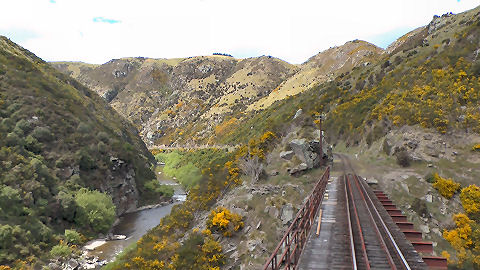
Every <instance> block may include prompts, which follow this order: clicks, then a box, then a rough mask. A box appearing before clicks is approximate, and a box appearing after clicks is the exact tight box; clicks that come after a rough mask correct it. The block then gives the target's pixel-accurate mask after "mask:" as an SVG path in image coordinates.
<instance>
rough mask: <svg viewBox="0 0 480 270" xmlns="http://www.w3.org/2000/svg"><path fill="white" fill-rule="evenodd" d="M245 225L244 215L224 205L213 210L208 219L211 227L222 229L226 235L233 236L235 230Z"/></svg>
mask: <svg viewBox="0 0 480 270" xmlns="http://www.w3.org/2000/svg"><path fill="white" fill-rule="evenodd" d="M243 225H244V224H243V221H242V216H240V215H239V214H235V213H232V212H231V211H230V210H228V209H226V208H224V207H218V208H217V209H215V210H212V212H211V213H210V215H209V216H208V220H207V226H208V228H209V229H211V230H215V231H220V232H222V233H223V235H224V236H231V235H232V233H233V232H236V231H238V230H240V229H241V228H243Z"/></svg>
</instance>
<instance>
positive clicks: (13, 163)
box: [0, 37, 159, 264]
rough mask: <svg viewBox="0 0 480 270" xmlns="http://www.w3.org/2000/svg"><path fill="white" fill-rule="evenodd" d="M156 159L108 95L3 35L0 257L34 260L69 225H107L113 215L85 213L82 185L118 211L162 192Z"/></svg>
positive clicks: (89, 230) (93, 228) (87, 230)
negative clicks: (84, 216) (155, 187)
mask: <svg viewBox="0 0 480 270" xmlns="http://www.w3.org/2000/svg"><path fill="white" fill-rule="evenodd" d="M152 161H153V157H152V155H151V153H150V152H148V150H147V149H146V147H145V144H144V143H143V142H142V140H141V139H140V137H139V136H138V134H137V131H136V129H135V128H134V127H133V126H132V125H131V124H130V123H129V122H128V121H127V120H125V119H124V118H123V117H121V116H120V115H119V114H118V113H117V112H115V111H114V110H113V109H112V108H111V107H110V106H109V105H108V103H107V102H105V100H103V99H102V98H101V97H99V96H98V95H97V94H95V93H94V92H92V91H91V90H89V89H88V88H86V87H84V86H83V85H81V84H80V83H78V82H77V81H75V80H74V79H72V78H71V77H69V76H65V75H64V74H62V73H60V72H58V71H56V70H55V69H53V68H52V67H51V66H50V65H49V64H48V63H46V62H44V61H42V60H41V59H39V58H38V57H36V56H35V55H34V54H32V53H31V52H29V51H27V50H25V49H23V48H21V47H19V46H18V45H16V44H14V43H13V42H11V41H10V40H9V39H7V38H5V37H0V163H1V165H0V206H1V208H0V224H1V225H0V231H1V233H0V264H5V263H7V264H10V263H12V262H13V261H15V260H17V259H20V260H25V259H27V258H28V260H29V263H32V262H33V263H34V262H35V261H36V258H35V256H42V255H43V254H44V253H45V252H46V251H49V250H50V248H51V246H52V245H53V244H56V243H58V240H59V239H60V238H59V235H60V234H63V232H64V229H66V228H68V229H70V228H73V229H77V230H78V231H81V232H82V233H84V234H85V235H86V236H91V235H93V234H94V233H97V232H99V231H102V232H104V231H105V229H107V230H108V227H109V225H111V222H113V220H110V221H109V222H110V223H109V224H108V222H107V223H106V224H100V223H101V222H103V221H102V220H103V218H104V217H100V216H99V217H96V219H97V221H98V224H95V223H90V221H92V220H91V219H90V218H93V216H89V219H88V220H87V221H85V220H81V219H80V215H81V211H82V210H81V208H80V205H78V204H77V201H76V198H77V197H78V196H79V194H80V193H82V194H83V193H84V192H83V191H81V188H88V189H90V190H98V191H100V192H102V193H106V194H108V195H109V196H110V199H107V201H108V200H112V201H113V204H114V205H115V207H116V213H115V212H113V213H112V214H113V215H114V216H115V215H120V214H122V213H125V212H126V211H128V210H131V209H135V207H136V206H137V205H138V204H139V201H141V202H142V203H145V202H146V201H149V200H154V199H155V198H158V196H159V194H155V193H154V192H152V191H150V190H148V189H147V188H146V187H145V183H146V182H147V181H150V180H152V179H155V175H154V174H153V172H152V171H151V169H150V165H151V162H152ZM92 194H96V193H92ZM97 204H98V205H102V203H101V202H100V201H98V202H97ZM98 213H100V212H98ZM100 225H102V227H100ZM104 225H106V227H105V226H104ZM97 226H98V227H97Z"/></svg>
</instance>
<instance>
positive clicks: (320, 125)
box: [316, 114, 323, 166]
mask: <svg viewBox="0 0 480 270" xmlns="http://www.w3.org/2000/svg"><path fill="white" fill-rule="evenodd" d="M316 117H317V120H318V129H319V130H320V134H319V138H318V140H319V142H320V166H322V165H323V145H322V144H323V142H322V114H317V115H316Z"/></svg>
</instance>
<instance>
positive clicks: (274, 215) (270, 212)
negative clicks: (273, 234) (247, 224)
mask: <svg viewBox="0 0 480 270" xmlns="http://www.w3.org/2000/svg"><path fill="white" fill-rule="evenodd" d="M268 215H269V216H271V217H272V218H275V219H276V218H278V209H277V208H276V207H275V206H272V207H270V208H269V209H268Z"/></svg>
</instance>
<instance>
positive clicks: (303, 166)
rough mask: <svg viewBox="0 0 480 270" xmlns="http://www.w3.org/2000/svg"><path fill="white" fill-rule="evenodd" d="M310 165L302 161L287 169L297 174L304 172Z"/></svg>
mask: <svg viewBox="0 0 480 270" xmlns="http://www.w3.org/2000/svg"><path fill="white" fill-rule="evenodd" d="M308 169H309V168H308V166H307V164H306V163H300V164H299V165H297V166H296V167H293V168H291V169H290V168H289V169H287V172H288V173H290V174H296V173H298V172H303V171H306V170H308Z"/></svg>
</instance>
